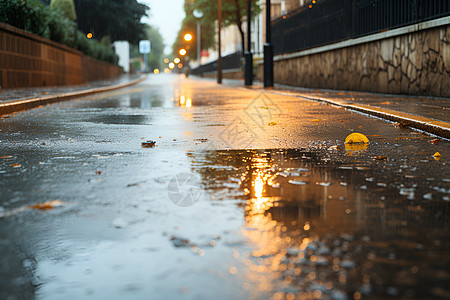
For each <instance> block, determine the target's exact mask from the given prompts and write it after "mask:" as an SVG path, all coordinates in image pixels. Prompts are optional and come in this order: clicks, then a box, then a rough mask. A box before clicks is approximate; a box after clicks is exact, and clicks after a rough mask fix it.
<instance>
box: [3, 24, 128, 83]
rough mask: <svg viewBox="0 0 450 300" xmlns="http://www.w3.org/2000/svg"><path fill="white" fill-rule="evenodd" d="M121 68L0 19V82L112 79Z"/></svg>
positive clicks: (82, 81) (64, 81)
mask: <svg viewBox="0 0 450 300" xmlns="http://www.w3.org/2000/svg"><path fill="white" fill-rule="evenodd" d="M121 72H122V71H121V68H120V67H118V66H116V65H112V64H109V63H105V62H102V61H98V60H95V59H92V58H90V57H87V56H85V55H83V54H82V53H81V52H79V51H76V50H74V49H71V48H69V47H66V46H64V45H61V44H58V43H55V42H53V41H50V40H48V39H44V38H42V37H39V36H36V35H33V34H30V33H27V32H25V31H23V30H20V29H17V28H14V27H12V26H9V25H6V24H3V23H0V86H1V88H20V87H33V86H55V85H76V84H82V83H86V82H89V81H95V80H103V79H112V78H116V77H118V76H119V74H121Z"/></svg>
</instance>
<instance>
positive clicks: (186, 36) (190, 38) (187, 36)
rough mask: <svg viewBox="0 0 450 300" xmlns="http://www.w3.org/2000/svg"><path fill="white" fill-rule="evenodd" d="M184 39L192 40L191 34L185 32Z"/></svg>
mask: <svg viewBox="0 0 450 300" xmlns="http://www.w3.org/2000/svg"><path fill="white" fill-rule="evenodd" d="M184 40H185V41H186V42H190V41H192V34H190V33H186V34H185V35H184Z"/></svg>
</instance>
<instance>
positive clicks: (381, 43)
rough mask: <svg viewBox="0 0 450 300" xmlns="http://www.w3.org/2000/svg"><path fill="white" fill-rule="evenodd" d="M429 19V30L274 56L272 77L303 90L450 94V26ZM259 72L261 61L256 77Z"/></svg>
mask: <svg viewBox="0 0 450 300" xmlns="http://www.w3.org/2000/svg"><path fill="white" fill-rule="evenodd" d="M444 19H448V18H444ZM433 22H434V23H432V22H431V23H430V22H429V23H430V24H431V25H433V24H435V25H434V26H431V25H430V26H428V28H427V26H425V25H424V24H418V25H412V26H409V28H403V29H396V30H392V32H389V31H388V32H384V33H380V34H376V35H373V36H368V37H363V38H360V39H359V41H356V40H358V39H356V40H353V41H346V42H341V43H337V44H336V45H334V46H324V47H320V48H321V49H319V48H317V49H310V50H306V51H302V52H299V53H295V54H290V55H281V56H277V57H275V58H274V81H275V83H278V84H285V85H291V86H298V87H306V88H326V89H341V90H355V91H367V92H378V93H391V94H409V95H428V96H438V97H450V25H449V22H448V21H445V20H444V21H443V22H442V21H440V22H439V21H433ZM436 24H437V25H436ZM442 24H443V25H442ZM262 76H263V65H259V69H258V77H259V79H260V80H262V78H263V77H262Z"/></svg>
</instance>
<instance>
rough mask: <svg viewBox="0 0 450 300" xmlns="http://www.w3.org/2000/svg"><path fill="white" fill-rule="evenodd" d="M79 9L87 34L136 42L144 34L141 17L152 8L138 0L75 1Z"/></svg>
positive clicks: (80, 20) (79, 19)
mask: <svg viewBox="0 0 450 300" xmlns="http://www.w3.org/2000/svg"><path fill="white" fill-rule="evenodd" d="M75 8H76V12H77V16H78V19H77V22H78V28H79V30H81V31H82V32H84V33H88V32H92V33H93V34H94V36H95V37H96V38H102V37H104V36H109V37H110V38H111V41H112V42H114V41H121V40H124V41H129V42H130V43H136V42H138V41H139V40H141V39H142V38H143V37H144V29H145V26H144V24H143V23H141V18H142V17H143V16H145V15H146V13H147V10H148V9H149V8H148V6H146V5H144V4H140V3H138V2H137V1H136V0H75Z"/></svg>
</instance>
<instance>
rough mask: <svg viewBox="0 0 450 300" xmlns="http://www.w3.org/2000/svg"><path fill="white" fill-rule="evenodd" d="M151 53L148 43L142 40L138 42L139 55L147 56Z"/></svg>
mask: <svg viewBox="0 0 450 300" xmlns="http://www.w3.org/2000/svg"><path fill="white" fill-rule="evenodd" d="M150 51H151V47H150V41H149V40H142V41H140V42H139V53H141V54H149V53H150Z"/></svg>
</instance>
